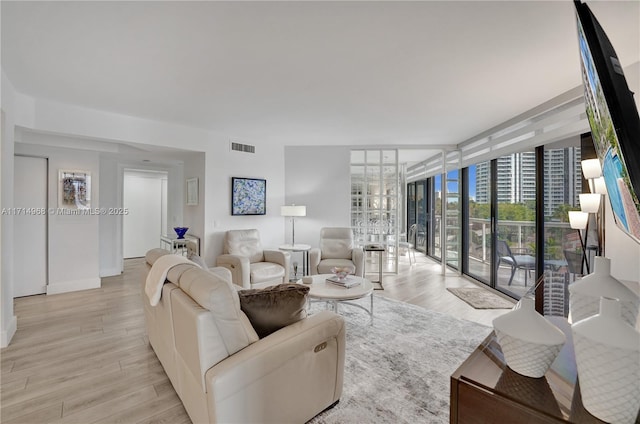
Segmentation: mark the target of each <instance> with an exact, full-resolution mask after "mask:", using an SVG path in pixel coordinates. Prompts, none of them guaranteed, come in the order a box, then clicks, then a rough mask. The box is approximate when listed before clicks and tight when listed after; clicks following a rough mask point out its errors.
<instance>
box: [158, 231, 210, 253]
mask: <svg viewBox="0 0 640 424" xmlns="http://www.w3.org/2000/svg"><path fill="white" fill-rule="evenodd" d="M189 241H190V242H193V243H194V244H195V245H196V254H197V255H200V239H199V238H198V237H196V236H192V235H191V234H185V235H184V238H181V239H179V238H178V236H177V235H175V234H174V235H167V234H163V235H161V236H160V247H162V248H163V249H165V250H168V251H169V252H171V253H178V252H180V254H181V255H182V256H185V254H186V253H187V242H189Z"/></svg>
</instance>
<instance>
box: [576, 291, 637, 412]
mask: <svg viewBox="0 0 640 424" xmlns="http://www.w3.org/2000/svg"><path fill="white" fill-rule="evenodd" d="M621 306H622V303H621V302H619V301H618V300H617V299H610V298H605V297H602V298H601V299H600V313H598V314H596V315H594V316H591V317H589V318H586V319H584V320H582V321H579V322H576V323H575V324H573V325H572V326H571V331H572V333H573V344H574V348H575V352H576V365H577V368H578V377H579V379H580V394H581V395H582V403H583V405H584V407H585V409H586V410H587V411H589V413H591V414H592V415H594V416H595V417H597V418H599V419H601V420H603V421H606V422H608V423H622V424H625V423H628V424H632V423H635V422H636V417H637V415H638V411H639V410H640V333H638V332H637V331H636V330H635V329H634V328H633V327H632V326H630V325H629V324H627V323H626V322H625V320H623V319H622V317H621Z"/></svg>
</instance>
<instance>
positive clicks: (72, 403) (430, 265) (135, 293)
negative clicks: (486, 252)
mask: <svg viewBox="0 0 640 424" xmlns="http://www.w3.org/2000/svg"><path fill="white" fill-rule="evenodd" d="M417 256H418V261H417V263H416V264H414V265H413V266H409V264H408V262H407V261H406V258H401V261H402V260H403V259H404V262H401V265H400V266H399V272H398V274H385V275H384V278H383V284H384V288H385V290H378V291H376V292H375V294H376V296H385V297H388V298H392V299H396V300H401V301H405V302H409V303H413V304H415V305H418V306H422V307H425V308H429V309H433V310H437V311H440V312H443V313H447V314H451V315H453V316H457V317H459V318H463V319H467V320H471V321H476V322H480V323H482V324H485V325H491V321H492V320H493V318H495V317H497V316H499V315H501V314H502V313H504V312H506V310H476V309H473V308H472V307H470V306H469V305H467V304H466V303H465V302H463V301H461V300H460V299H458V298H457V297H455V296H453V295H452V294H451V293H449V292H448V291H447V290H446V288H447V287H464V286H474V285H475V283H473V282H471V281H470V280H468V279H466V278H462V277H460V276H458V275H457V274H456V273H454V272H451V271H448V272H447V274H446V276H442V275H440V274H441V272H442V268H441V267H440V265H439V264H437V263H435V262H433V261H431V260H430V259H428V258H426V257H424V255H419V254H418V255H417ZM367 269H368V270H370V269H376V270H377V265H376V264H371V263H370V264H368V265H367ZM146 272H147V268H146V265H145V264H144V262H143V260H142V259H132V260H127V261H125V271H124V273H123V274H122V275H118V276H114V277H108V278H103V279H102V287H101V288H99V289H93V290H85V291H81V292H74V293H64V294H58V295H51V296H46V295H40V296H30V297H24V298H17V299H15V301H14V311H15V314H16V316H17V318H18V330H17V332H16V334H15V336H14V338H13V340H12V343H11V344H10V346H9V347H7V348H4V349H2V351H0V357H1V361H0V362H1V377H2V378H1V380H0V396H1V397H0V405H1V410H0V421H1V422H2V423H11V424H17V423H28V424H33V423H44V422H56V423H93V422H96V423H116V422H118V423H139V424H150V423H171V424H181V423H189V422H190V420H189V417H188V415H187V413H186V411H185V410H184V407H183V406H182V403H181V402H180V399H179V398H178V396H177V395H176V392H175V390H174V389H173V386H172V385H171V382H170V381H169V379H168V378H167V376H166V374H165V373H164V371H163V370H162V366H161V365H160V362H159V361H158V359H157V357H156V356H155V353H154V352H153V350H152V349H151V348H150V347H149V345H148V339H147V337H146V333H145V329H144V313H143V309H142V298H141V290H140V284H141V282H142V280H143V279H144V276H145V275H146ZM368 276H370V277H371V278H374V277H375V273H372V274H368Z"/></svg>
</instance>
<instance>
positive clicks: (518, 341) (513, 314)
mask: <svg viewBox="0 0 640 424" xmlns="http://www.w3.org/2000/svg"><path fill="white" fill-rule="evenodd" d="M519 304H520V307H518V305H516V307H515V308H514V309H513V310H512V311H510V312H507V313H506V314H504V315H501V316H499V317H498V318H496V319H494V320H493V329H494V330H495V332H496V336H497V338H498V343H500V347H501V348H502V353H503V354H504V359H505V361H506V362H507V365H508V366H509V368H511V369H512V370H513V371H515V372H517V373H518V374H522V375H524V376H527V377H533V378H539V377H542V376H544V374H545V373H546V372H547V370H548V369H549V366H551V363H552V362H553V361H554V359H555V358H556V356H558V353H559V352H560V349H562V346H563V345H564V342H565V341H566V336H565V335H564V333H563V332H562V331H561V330H560V329H559V328H558V327H556V326H555V325H553V324H551V323H550V322H549V321H547V319H545V318H544V317H543V316H542V315H540V314H539V313H538V312H536V310H535V301H534V299H532V298H530V297H523V298H522V299H520V302H519Z"/></svg>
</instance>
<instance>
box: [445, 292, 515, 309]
mask: <svg viewBox="0 0 640 424" xmlns="http://www.w3.org/2000/svg"><path fill="white" fill-rule="evenodd" d="M447 290H449V291H450V292H451V293H453V294H454V295H456V296H457V297H459V298H460V299H462V300H464V301H465V302H467V303H468V304H469V305H471V306H473V307H474V308H475V309H511V308H513V306H514V305H515V303H513V302H510V301H508V300H507V299H503V298H502V297H500V296H498V295H497V294H494V293H491V292H490V291H489V290H486V289H483V288H482V287H458V288H450V287H447Z"/></svg>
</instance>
